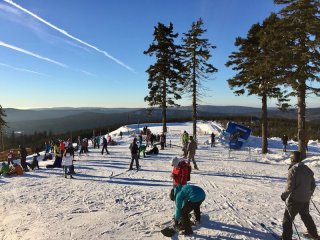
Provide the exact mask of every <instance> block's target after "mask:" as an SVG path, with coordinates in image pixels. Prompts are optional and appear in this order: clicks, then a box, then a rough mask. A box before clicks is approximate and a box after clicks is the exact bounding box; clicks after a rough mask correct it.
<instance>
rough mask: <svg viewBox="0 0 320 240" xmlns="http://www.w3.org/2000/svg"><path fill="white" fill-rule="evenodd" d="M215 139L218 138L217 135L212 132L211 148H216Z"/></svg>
mask: <svg viewBox="0 0 320 240" xmlns="http://www.w3.org/2000/svg"><path fill="white" fill-rule="evenodd" d="M215 137H216V135H215V134H214V133H213V132H212V133H211V147H214V146H215V143H216V139H215Z"/></svg>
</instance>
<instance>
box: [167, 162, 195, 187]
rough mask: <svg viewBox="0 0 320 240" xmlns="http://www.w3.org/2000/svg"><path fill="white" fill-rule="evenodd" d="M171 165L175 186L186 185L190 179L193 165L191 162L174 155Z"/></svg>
mask: <svg viewBox="0 0 320 240" xmlns="http://www.w3.org/2000/svg"><path fill="white" fill-rule="evenodd" d="M171 166H172V167H173V169H172V173H171V177H172V179H173V187H176V186H177V185H179V184H181V185H186V184H187V182H188V181H190V173H191V166H190V164H189V163H187V162H186V161H184V160H183V159H182V160H180V159H179V158H177V157H174V158H173V159H172V160H171Z"/></svg>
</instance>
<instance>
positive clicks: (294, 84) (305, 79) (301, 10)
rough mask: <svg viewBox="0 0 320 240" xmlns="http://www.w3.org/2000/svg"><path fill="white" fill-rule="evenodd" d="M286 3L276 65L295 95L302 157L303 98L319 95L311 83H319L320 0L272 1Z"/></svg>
mask: <svg viewBox="0 0 320 240" xmlns="http://www.w3.org/2000/svg"><path fill="white" fill-rule="evenodd" d="M274 2H275V3H276V4H286V6H285V7H284V8H283V9H282V10H280V13H279V16H280V19H281V24H280V31H279V32H280V33H281V36H282V39H281V41H279V42H278V45H279V46H278V51H279V54H281V57H280V58H279V59H278V62H277V63H278V65H279V67H280V68H281V69H282V71H283V79H282V80H283V82H284V83H285V84H287V85H288V86H290V87H291V88H292V92H291V95H292V96H295V97H297V108H298V139H299V151H300V152H301V154H302V157H303V158H305V156H306V144H307V143H306V140H307V139H308V137H307V133H306V118H305V115H306V97H307V94H308V93H314V94H317V95H318V96H319V95H320V91H319V88H315V87H313V86H311V84H310V83H311V82H314V81H315V82H320V77H319V73H320V2H319V0H274Z"/></svg>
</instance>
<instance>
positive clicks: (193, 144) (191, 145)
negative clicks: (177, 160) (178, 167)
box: [187, 136, 199, 170]
mask: <svg viewBox="0 0 320 240" xmlns="http://www.w3.org/2000/svg"><path fill="white" fill-rule="evenodd" d="M196 149H197V143H196V141H195V140H194V139H193V137H192V136H190V142H189V144H188V147H187V153H188V163H189V164H190V161H191V160H192V162H193V167H194V169H196V170H199V168H198V166H197V163H196V160H194V156H195V155H196Z"/></svg>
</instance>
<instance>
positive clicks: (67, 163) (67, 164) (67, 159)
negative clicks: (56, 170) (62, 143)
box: [62, 152, 73, 178]
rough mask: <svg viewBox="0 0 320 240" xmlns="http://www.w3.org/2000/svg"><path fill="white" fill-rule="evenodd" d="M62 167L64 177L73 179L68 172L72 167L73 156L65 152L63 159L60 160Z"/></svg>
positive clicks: (70, 172)
mask: <svg viewBox="0 0 320 240" xmlns="http://www.w3.org/2000/svg"><path fill="white" fill-rule="evenodd" d="M62 166H63V169H64V177H65V178H67V176H68V175H69V176H70V178H73V176H72V171H70V170H71V169H70V168H71V166H73V156H72V154H71V153H69V152H68V153H67V152H65V154H64V158H63V159H62Z"/></svg>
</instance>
